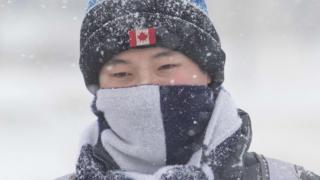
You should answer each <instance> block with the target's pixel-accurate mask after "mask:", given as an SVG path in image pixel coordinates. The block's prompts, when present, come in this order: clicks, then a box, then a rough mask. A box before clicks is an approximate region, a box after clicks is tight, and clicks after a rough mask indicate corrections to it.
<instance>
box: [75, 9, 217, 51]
mask: <svg viewBox="0 0 320 180" xmlns="http://www.w3.org/2000/svg"><path fill="white" fill-rule="evenodd" d="M138 13H139V14H149V15H153V14H159V15H161V16H164V17H166V18H169V19H177V20H180V21H183V22H185V23H187V24H190V25H192V26H193V27H194V28H196V29H197V30H199V31H200V32H202V33H205V34H206V35H208V36H209V37H211V39H212V40H213V41H214V42H215V43H217V44H218V45H219V46H220V43H219V42H218V41H217V40H216V39H214V37H213V36H211V34H209V33H207V32H206V31H205V30H204V29H202V28H199V27H198V26H197V25H196V24H194V23H191V22H189V21H186V20H184V19H181V18H180V17H176V16H169V15H165V14H162V13H149V12H138ZM134 14H135V13H131V14H128V15H125V16H120V17H117V18H115V19H113V20H111V21H108V22H106V23H105V24H103V26H101V27H100V28H98V29H97V30H95V31H94V32H92V34H91V35H90V36H89V37H88V38H87V40H86V41H85V43H84V45H83V48H81V52H82V51H83V50H84V49H85V48H86V47H87V45H88V41H89V40H90V39H91V38H92V37H94V35H95V34H96V33H97V32H99V30H101V29H102V28H104V27H106V26H107V25H109V24H110V23H111V22H114V21H115V20H119V19H124V18H127V17H130V16H132V15H134Z"/></svg>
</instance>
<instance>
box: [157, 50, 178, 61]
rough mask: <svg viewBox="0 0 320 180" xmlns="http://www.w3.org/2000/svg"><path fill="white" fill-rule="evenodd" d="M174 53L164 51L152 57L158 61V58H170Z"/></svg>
mask: <svg viewBox="0 0 320 180" xmlns="http://www.w3.org/2000/svg"><path fill="white" fill-rule="evenodd" d="M174 53H175V52H174V51H171V50H165V51H162V52H159V53H157V54H155V55H153V56H152V58H153V59H158V58H161V57H166V56H170V55H172V54H174Z"/></svg>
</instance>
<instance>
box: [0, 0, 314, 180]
mask: <svg viewBox="0 0 320 180" xmlns="http://www.w3.org/2000/svg"><path fill="white" fill-rule="evenodd" d="M209 1H210V2H209V11H210V16H211V17H212V19H213V21H214V24H215V26H216V28H217V30H218V32H219V34H220V37H221V40H222V45H223V48H224V50H225V51H226V53H227V64H226V81H225V87H226V88H227V89H228V90H229V91H230V92H231V94H232V96H233V97H234V99H235V100H236V102H237V104H238V106H239V107H241V108H243V109H245V110H246V111H247V112H248V113H249V114H250V115H251V118H252V123H253V134H254V136H253V143H252V147H251V151H256V152H258V153H261V154H264V155H266V156H268V157H273V158H277V159H282V160H284V161H288V162H293V163H296V164H301V165H304V166H305V168H306V169H310V170H312V171H314V172H316V173H320V153H319V152H320V141H319V138H320V114H319V110H320V108H319V107H320V94H319V92H320V70H319V69H320V23H319V19H320V11H319V10H320V1H319V0H281V1H279V0H268V1H256V0H250V1H249V0H241V1H239V0H223V1H218V0H209ZM85 6H86V5H85V1H84V0H80V1H79V0H55V1H53V0H51V1H48V0H33V1H23V0H0V87H1V88H0V143H1V144H0V179H1V180H21V179H24V180H44V179H54V178H56V177H58V176H61V175H64V174H67V173H71V172H73V171H74V169H75V162H76V158H77V155H78V151H79V147H78V142H79V139H80V135H81V132H82V131H83V129H84V128H85V127H86V126H87V125H88V124H90V123H91V122H93V121H95V119H96V118H95V116H94V115H93V114H92V113H91V111H90V103H91V100H92V95H91V94H90V93H89V92H87V90H86V88H85V86H84V82H83V79H82V75H81V73H80V70H79V68H78V57H79V31H80V26H81V20H82V18H83V16H84V13H85V9H86V7H85Z"/></svg>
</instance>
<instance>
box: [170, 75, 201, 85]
mask: <svg viewBox="0 0 320 180" xmlns="http://www.w3.org/2000/svg"><path fill="white" fill-rule="evenodd" d="M192 76H193V75H192V74H190V73H184V72H175V73H173V74H172V76H171V77H170V79H169V82H170V84H177V85H189V84H194V82H195V79H194V78H192Z"/></svg>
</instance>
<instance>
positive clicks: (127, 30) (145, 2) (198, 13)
mask: <svg viewBox="0 0 320 180" xmlns="http://www.w3.org/2000/svg"><path fill="white" fill-rule="evenodd" d="M150 46H154V47H165V48H169V49H172V50H175V51H179V52H182V53H183V54H185V55H186V56H188V57H189V58H191V59H192V60H193V61H194V62H195V63H196V64H198V65H199V67H200V68H201V69H202V70H203V71H205V72H207V73H208V74H209V75H210V77H211V79H212V83H211V86H212V87H217V86H220V85H221V84H222V82H223V80H224V64H225V53H224V52H223V50H222V49H221V45H220V40H219V36H218V34H217V32H216V30H215V28H214V26H213V24H212V22H211V20H210V19H209V17H208V14H207V6H206V3H205V2H204V0H90V1H89V8H88V11H87V13H86V16H85V18H84V20H83V23H82V28H81V40H80V48H81V52H80V53H81V54H80V69H81V71H82V73H83V76H84V79H85V83H86V86H87V88H88V89H89V91H90V92H92V93H95V91H96V90H97V89H98V87H99V72H100V70H101V68H102V66H103V64H105V63H106V62H107V61H108V60H110V59H111V58H112V57H113V56H114V55H116V54H118V53H120V52H122V51H125V50H128V49H131V48H141V47H150Z"/></svg>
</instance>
